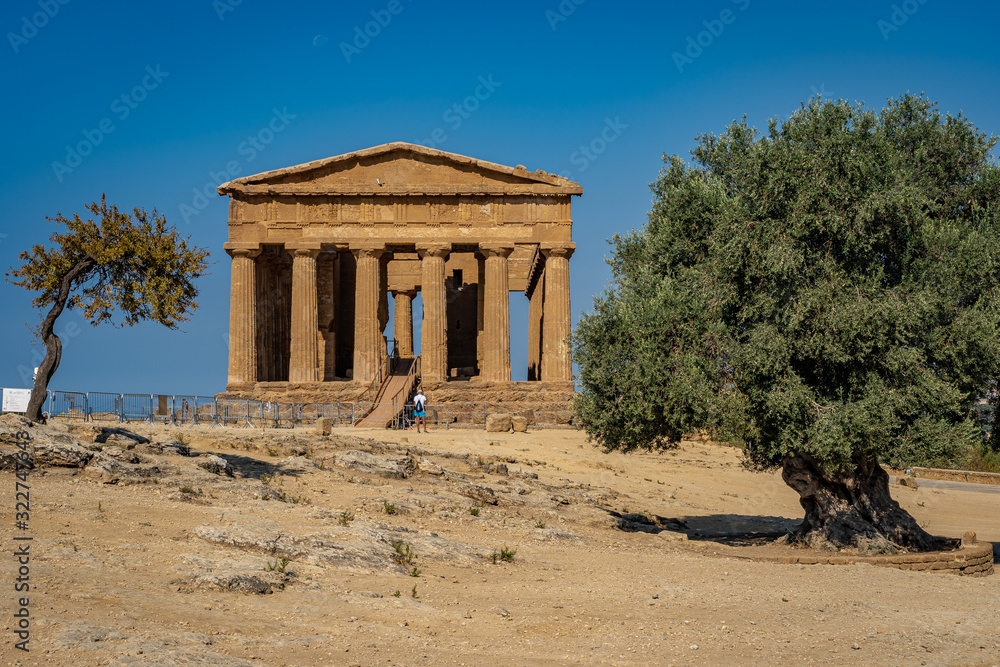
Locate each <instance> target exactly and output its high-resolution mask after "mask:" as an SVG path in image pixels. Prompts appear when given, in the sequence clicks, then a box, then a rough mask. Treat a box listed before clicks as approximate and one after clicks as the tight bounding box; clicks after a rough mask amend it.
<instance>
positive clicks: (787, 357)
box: [574, 95, 1000, 548]
mask: <svg viewBox="0 0 1000 667" xmlns="http://www.w3.org/2000/svg"><path fill="white" fill-rule="evenodd" d="M994 144H995V139H993V138H990V137H987V136H986V135H985V134H984V133H982V132H981V131H979V130H977V129H976V128H975V127H974V126H973V125H972V124H971V123H970V122H969V121H968V120H966V119H965V118H963V117H962V116H961V115H959V116H957V117H956V116H951V115H944V116H942V114H941V113H940V112H938V110H937V109H936V106H935V104H933V103H932V102H930V101H928V100H927V99H925V98H924V97H923V96H913V95H905V96H903V97H901V98H899V99H897V100H890V101H889V103H888V105H887V106H886V107H885V109H883V110H882V111H881V112H875V111H872V110H870V109H868V108H866V107H865V106H864V105H851V104H849V103H847V102H841V101H838V102H836V103H834V102H830V101H822V100H820V99H818V98H817V99H814V100H812V101H810V102H809V103H808V104H806V105H803V107H802V109H801V110H800V111H798V112H797V113H795V114H794V115H793V116H792V117H791V118H789V119H788V120H787V121H784V122H778V121H772V122H771V123H770V124H769V127H768V130H767V132H766V134H763V133H760V132H758V131H757V130H756V129H754V128H752V127H750V126H749V125H748V124H747V123H746V120H745V119H744V120H742V121H739V122H734V123H733V124H731V125H730V126H729V127H728V128H727V129H726V131H725V132H724V133H723V134H721V135H719V136H716V135H714V134H708V135H702V136H699V137H698V140H697V146H696V148H695V149H694V151H693V157H694V160H693V164H685V163H684V162H683V161H682V160H681V159H679V158H677V157H668V156H665V157H664V162H665V167H664V168H663V170H662V171H661V172H660V175H659V178H658V179H657V181H656V182H655V183H654V184H653V185H652V190H653V193H654V203H653V209H652V211H651V212H650V214H649V221H648V223H647V224H646V226H645V227H644V228H643V229H642V230H640V231H636V232H633V233H630V234H627V235H623V236H617V235H616V236H615V237H614V238H613V240H612V244H613V247H614V255H613V258H612V259H611V261H610V263H611V266H612V271H613V285H612V286H611V287H610V288H609V290H608V291H607V292H606V294H605V295H603V296H602V297H599V298H597V299H596V300H595V304H594V312H593V313H592V314H589V315H586V316H585V317H584V318H583V319H582V321H581V322H580V324H579V326H578V328H577V330H576V331H575V333H574V348H575V354H576V360H577V362H578V363H579V366H580V378H579V379H580V384H581V385H582V387H583V392H582V395H581V396H580V397H579V399H578V401H577V404H576V415H577V418H578V420H579V421H580V422H581V423H582V424H583V426H584V427H585V428H586V430H587V431H588V432H589V433H590V434H591V435H592V436H593V437H594V438H596V439H597V441H598V442H599V443H601V444H602V445H604V446H605V447H606V448H608V449H622V450H631V449H635V448H662V447H665V446H669V445H671V444H673V443H676V442H677V441H678V439H679V438H680V436H681V434H682V433H684V432H691V431H693V430H694V429H696V428H705V427H707V428H712V429H715V430H716V431H717V432H718V433H720V434H721V437H723V438H726V439H731V440H735V441H740V442H742V443H743V445H744V452H745V457H746V462H747V464H748V465H749V466H750V467H752V468H755V469H772V468H776V467H782V468H783V475H784V478H785V481H786V482H787V483H789V484H790V485H791V486H792V487H793V488H795V489H796V491H798V492H799V494H800V500H801V502H802V505H803V507H804V509H805V510H806V521H805V522H804V523H803V526H802V528H801V529H800V532H801V533H802V535H803V536H804V537H806V538H807V539H809V540H810V541H811V542H813V543H816V544H820V543H824V544H825V543H833V544H834V545H838V546H843V545H845V544H853V545H856V546H857V545H861V544H862V543H865V544H872V543H878V544H881V545H882V546H885V543H886V542H891V543H894V544H896V545H899V546H904V547H915V548H926V547H929V546H930V545H931V544H932V540H931V539H930V536H928V535H926V533H924V532H923V531H922V530H920V529H919V528H918V527H917V526H916V523H915V522H914V521H913V520H912V518H911V517H910V516H909V515H908V514H906V513H905V512H903V511H902V510H900V509H899V508H898V505H896V504H895V502H894V501H892V499H891V498H890V497H889V493H888V485H887V480H888V478H887V476H886V474H885V473H884V472H883V471H882V470H881V468H879V466H878V462H886V463H890V464H893V465H897V466H901V465H906V464H910V465H913V464H918V463H934V462H940V461H944V460H947V459H949V458H950V457H953V456H954V455H955V454H956V453H957V452H958V451H960V450H961V449H963V448H964V447H970V446H976V445H977V444H980V443H981V442H982V439H983V437H984V424H983V423H981V421H980V418H979V415H980V412H979V411H977V410H976V409H975V407H976V402H977V400H978V399H979V398H980V397H982V396H985V395H987V394H989V393H992V390H993V388H994V383H995V380H996V377H997V372H998V364H1000V328H998V324H1000V270H998V268H1000V265H998V261H1000V224H998V216H997V207H998V202H1000V171H998V169H997V166H996V164H995V162H994V161H993V160H992V159H991V157H990V154H989V151H990V150H991V149H992V147H993V146H994Z"/></svg>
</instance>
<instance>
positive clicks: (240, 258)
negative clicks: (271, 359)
mask: <svg viewBox="0 0 1000 667" xmlns="http://www.w3.org/2000/svg"><path fill="white" fill-rule="evenodd" d="M226 245H229V244H226ZM226 252H228V253H229V254H230V256H232V258H233V264H232V271H233V274H232V281H231V283H230V290H229V382H227V385H226V386H227V387H228V386H230V385H238V384H246V383H253V382H256V381H257V275H256V270H257V263H256V260H255V258H256V257H257V255H259V254H260V250H259V249H251V248H239V247H237V248H226Z"/></svg>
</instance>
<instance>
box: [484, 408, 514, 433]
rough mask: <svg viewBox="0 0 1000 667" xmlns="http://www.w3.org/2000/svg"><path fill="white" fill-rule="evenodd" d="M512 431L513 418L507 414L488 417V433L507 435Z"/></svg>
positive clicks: (502, 413)
mask: <svg viewBox="0 0 1000 667" xmlns="http://www.w3.org/2000/svg"><path fill="white" fill-rule="evenodd" d="M510 429H511V416H510V415H509V414H508V413H506V412H501V413H498V414H494V415H487V416H486V432H487V433H506V432H508V431H510Z"/></svg>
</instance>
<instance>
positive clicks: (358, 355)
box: [218, 143, 583, 400]
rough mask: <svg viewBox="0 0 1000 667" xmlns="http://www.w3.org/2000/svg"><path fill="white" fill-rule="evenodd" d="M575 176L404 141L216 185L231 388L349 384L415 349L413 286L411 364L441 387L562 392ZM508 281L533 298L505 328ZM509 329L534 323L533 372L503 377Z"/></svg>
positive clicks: (307, 392)
mask: <svg viewBox="0 0 1000 667" xmlns="http://www.w3.org/2000/svg"><path fill="white" fill-rule="evenodd" d="M582 191H583V190H582V188H581V187H580V185H579V184H577V183H574V182H572V181H569V180H567V179H565V178H562V177H559V176H555V175H552V174H548V173H545V172H543V171H541V170H539V171H528V170H527V169H526V168H525V167H523V166H520V165H518V166H516V167H505V166H502V165H499V164H494V163H491V162H485V161H483V160H476V159H473V158H468V157H464V156H461V155H455V154H453V153H446V152H444V151H440V150H435V149H431V148H425V147H423V146H417V145H414V144H408V143H391V144H385V145H382V146H376V147H374V148H368V149H365V150H361V151H356V152H353V153H347V154H344V155H338V156H336V157H331V158H327V159H323V160H316V161H314V162H308V163H305V164H300V165H297V166H294V167H287V168H285V169H277V170H274V171H268V172H264V173H261V174H256V175H253V176H247V177H244V178H239V179H236V180H233V181H230V182H228V183H224V184H222V185H220V186H219V188H218V192H219V194H221V195H228V196H229V197H230V204H229V241H228V243H226V244H225V249H226V251H227V252H228V253H229V255H230V256H231V257H232V288H231V306H230V329H229V381H228V383H227V385H226V390H227V394H228V395H232V396H245V397H254V398H266V399H267V400H273V399H275V398H279V397H284V396H292V395H294V396H297V397H299V398H304V397H308V400H320V398H326V399H328V400H350V399H351V397H352V396H353V395H358V394H359V392H360V391H362V390H363V389H364V388H366V387H369V386H371V385H372V384H373V383H376V384H377V383H378V382H380V381H383V380H385V377H384V376H385V375H386V374H385V372H384V369H385V368H386V359H388V358H389V357H390V353H393V352H394V356H395V357H399V358H404V359H405V358H412V357H413V356H414V331H413V300H414V298H415V297H416V295H417V294H418V293H419V294H420V296H421V302H422V304H423V312H422V318H423V319H422V323H421V338H420V363H419V378H418V379H419V380H420V381H422V382H423V384H424V386H425V387H428V386H432V387H435V388H436V389H438V390H441V391H439V397H441V396H443V395H444V394H445V393H447V392H444V391H443V389H444V388H445V387H446V385H447V384H449V383H452V384H456V383H462V387H463V388H465V389H466V391H468V390H469V389H470V388H473V387H479V388H480V389H482V390H488V391H487V394H488V393H489V391H494V392H495V391H501V390H503V389H510V386H509V385H525V384H527V385H531V384H532V383H542V384H543V385H546V386H548V387H550V388H553V389H558V390H560V391H564V392H565V391H570V392H571V391H572V366H571V360H570V349H569V345H568V342H567V336H568V335H569V333H570V327H571V315H570V280H569V260H570V257H571V256H572V254H573V249H574V247H575V246H574V244H573V242H572V235H571V231H572V217H571V214H570V200H571V197H572V196H573V195H580V194H581V193H582ZM511 292H516V293H523V295H524V298H525V299H527V300H528V319H529V324H528V327H527V329H528V330H527V331H517V332H511V331H510V316H509V303H510V298H511ZM390 294H391V295H392V297H393V299H392V300H393V303H394V316H393V322H394V326H393V331H386V328H387V324H388V321H389V295H390ZM511 335H515V336H527V338H528V368H527V378H528V382H527V383H512V382H511V359H510V338H511ZM390 348H393V349H390ZM456 387H457V384H456ZM521 388H522V389H528V388H526V387H521ZM536 389H537V387H536ZM452 393H453V392H452ZM449 395H450V394H449Z"/></svg>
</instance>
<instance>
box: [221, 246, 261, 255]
mask: <svg viewBox="0 0 1000 667" xmlns="http://www.w3.org/2000/svg"><path fill="white" fill-rule="evenodd" d="M222 248H223V249H224V250H225V251H226V252H227V253H229V256H230V257H249V258H250V259H253V258H255V257H256V256H257V255H259V254H260V251H261V247H260V244H259V243H224V244H223V245H222Z"/></svg>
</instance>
